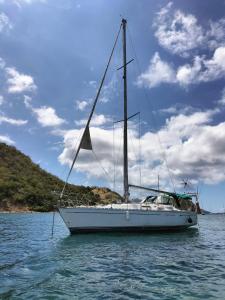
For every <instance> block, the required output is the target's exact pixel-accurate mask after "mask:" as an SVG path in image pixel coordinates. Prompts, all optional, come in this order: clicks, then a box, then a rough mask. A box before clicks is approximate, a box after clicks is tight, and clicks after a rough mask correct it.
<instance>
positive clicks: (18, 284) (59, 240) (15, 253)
mask: <svg viewBox="0 0 225 300" xmlns="http://www.w3.org/2000/svg"><path fill="white" fill-rule="evenodd" d="M51 222H52V214H51V213H42V214H41V213H40V214H38V213H33V214H0V299H85V300H86V299H161V300H163V299H168V300H172V299H188V300H189V299H225V216H223V215H205V216H200V217H199V228H197V229H194V228H193V229H191V228H190V229H189V230H187V231H185V232H180V233H153V234H127V235H125V234H91V235H74V236H70V235H69V232H68V230H67V229H66V227H65V225H64V224H63V222H62V220H61V218H60V216H59V215H57V216H56V226H55V233H54V237H53V238H51Z"/></svg>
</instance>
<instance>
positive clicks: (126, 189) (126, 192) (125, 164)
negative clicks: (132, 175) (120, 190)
mask: <svg viewBox="0 0 225 300" xmlns="http://www.w3.org/2000/svg"><path fill="white" fill-rule="evenodd" d="M126 25H127V20H125V19H122V27H123V82H124V128H123V178H124V179H123V184H124V199H125V201H126V202H128V198H129V186H128V158H127V153H128V152H127V151H128V150H127V148H128V147H127V51H126Z"/></svg>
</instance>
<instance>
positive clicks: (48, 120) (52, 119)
mask: <svg viewBox="0 0 225 300" xmlns="http://www.w3.org/2000/svg"><path fill="white" fill-rule="evenodd" d="M32 111H33V112H34V114H35V115H36V117H37V120H38V122H39V123H40V124H41V125H42V126H43V127H48V126H49V127H52V126H53V127H54V126H59V125H62V124H63V123H66V121H65V120H64V119H62V118H60V117H58V116H57V114H56V111H55V109H54V108H52V107H50V106H42V107H40V108H32Z"/></svg>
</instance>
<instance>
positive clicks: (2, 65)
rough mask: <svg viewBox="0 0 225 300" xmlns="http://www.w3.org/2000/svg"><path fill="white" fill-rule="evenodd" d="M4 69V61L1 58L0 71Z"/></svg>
mask: <svg viewBox="0 0 225 300" xmlns="http://www.w3.org/2000/svg"><path fill="white" fill-rule="evenodd" d="M4 68H5V61H4V59H3V58H1V57H0V69H4Z"/></svg>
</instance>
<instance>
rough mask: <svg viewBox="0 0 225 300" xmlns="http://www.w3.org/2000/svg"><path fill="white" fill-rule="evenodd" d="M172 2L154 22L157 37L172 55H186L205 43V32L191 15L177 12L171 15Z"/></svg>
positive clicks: (161, 11) (160, 12)
mask: <svg viewBox="0 0 225 300" xmlns="http://www.w3.org/2000/svg"><path fill="white" fill-rule="evenodd" d="M171 7H172V2H169V3H168V4H167V5H166V7H164V8H162V9H161V10H160V11H159V13H158V14H157V17H156V20H155V22H154V27H155V28H156V32H155V36H156V38H157V39H158V42H159V44H160V45H161V46H163V47H164V48H166V49H168V50H169V51H170V52H172V53H176V54H179V55H182V56H183V55H186V54H187V51H188V50H192V49H194V48H197V47H199V45H201V44H202V43H203V41H204V35H203V30H202V28H201V26H199V25H198V22H197V19H196V18H195V16H193V15H191V14H184V13H183V12H182V11H180V10H176V11H175V12H174V14H171Z"/></svg>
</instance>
